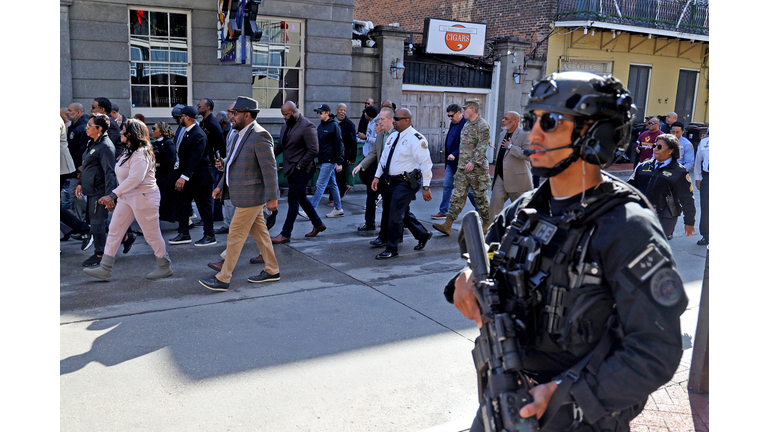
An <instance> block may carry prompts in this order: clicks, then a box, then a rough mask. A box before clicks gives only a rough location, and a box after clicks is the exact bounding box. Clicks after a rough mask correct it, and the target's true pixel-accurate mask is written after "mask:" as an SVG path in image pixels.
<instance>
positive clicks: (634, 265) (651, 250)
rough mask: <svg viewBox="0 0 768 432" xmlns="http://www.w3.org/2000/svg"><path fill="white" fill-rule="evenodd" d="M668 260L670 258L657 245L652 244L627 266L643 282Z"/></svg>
mask: <svg viewBox="0 0 768 432" xmlns="http://www.w3.org/2000/svg"><path fill="white" fill-rule="evenodd" d="M668 261H669V260H667V258H666V257H665V256H664V255H662V254H661V252H659V249H658V248H657V247H656V245H654V244H650V245H648V247H647V248H645V250H643V251H642V252H640V254H639V255H638V256H637V257H635V259H633V260H632V262H630V263H629V265H628V266H627V268H628V269H629V272H630V273H632V275H633V276H635V277H636V278H638V279H640V281H641V282H645V281H646V280H647V279H648V278H649V277H651V275H652V274H653V272H655V271H656V270H657V269H658V268H659V267H661V266H662V265H664V264H666V263H667V262H668Z"/></svg>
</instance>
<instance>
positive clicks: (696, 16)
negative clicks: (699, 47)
mask: <svg viewBox="0 0 768 432" xmlns="http://www.w3.org/2000/svg"><path fill="white" fill-rule="evenodd" d="M555 20H556V21H600V22H607V23H614V24H621V25H628V26H635V27H645V28H654V29H659V30H669V31H676V32H681V33H692V34H698V35H709V4H708V3H707V2H703V1H701V0H679V1H673V0H558V2H557V16H556V18H555Z"/></svg>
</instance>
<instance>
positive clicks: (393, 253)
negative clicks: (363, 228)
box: [376, 251, 397, 260]
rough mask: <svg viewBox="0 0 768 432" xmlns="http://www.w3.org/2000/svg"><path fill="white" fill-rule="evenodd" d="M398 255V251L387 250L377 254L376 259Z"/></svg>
mask: <svg viewBox="0 0 768 432" xmlns="http://www.w3.org/2000/svg"><path fill="white" fill-rule="evenodd" d="M396 256H397V252H386V251H385V252H382V253H380V254H378V255H376V259H377V260H385V259H390V258H394V257H396Z"/></svg>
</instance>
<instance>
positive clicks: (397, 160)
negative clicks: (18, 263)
mask: <svg viewBox="0 0 768 432" xmlns="http://www.w3.org/2000/svg"><path fill="white" fill-rule="evenodd" d="M398 137H399V138H398ZM395 140H397V145H396V146H395V153H394V154H393V155H392V162H391V163H390V167H389V175H398V174H405V173H409V172H411V171H413V170H414V169H416V168H419V169H420V170H421V182H422V185H423V186H429V184H430V182H431V181H432V159H431V157H430V155H429V144H427V139H426V138H424V135H422V134H420V133H419V132H418V131H417V130H416V129H414V128H413V126H408V129H406V130H404V131H402V132H400V133H397V132H393V133H392V134H391V135H390V136H389V138H388V139H387V142H386V144H384V150H383V151H382V152H381V153H382V154H381V159H380V160H379V166H378V167H377V168H376V178H381V176H382V175H384V165H386V164H387V160H388V159H389V153H390V152H391V151H392V144H393V143H394V142H395Z"/></svg>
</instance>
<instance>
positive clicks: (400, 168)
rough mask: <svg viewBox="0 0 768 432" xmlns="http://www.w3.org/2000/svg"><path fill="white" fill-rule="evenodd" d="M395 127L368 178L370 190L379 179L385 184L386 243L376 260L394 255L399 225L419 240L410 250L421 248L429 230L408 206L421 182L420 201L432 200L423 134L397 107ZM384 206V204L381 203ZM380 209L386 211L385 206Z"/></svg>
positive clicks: (429, 164)
mask: <svg viewBox="0 0 768 432" xmlns="http://www.w3.org/2000/svg"><path fill="white" fill-rule="evenodd" d="M395 130H396V131H397V133H393V134H391V135H390V136H389V138H388V139H387V142H386V144H384V151H383V152H382V154H381V159H380V161H379V165H378V167H377V168H376V174H375V175H374V179H373V181H372V182H371V188H372V189H373V190H374V191H377V190H379V183H380V182H382V181H383V182H385V183H386V184H387V187H384V188H382V189H381V191H382V193H383V194H384V195H385V196H384V202H385V203H387V202H388V203H389V206H388V207H389V209H388V210H389V221H388V226H387V244H386V247H385V248H384V252H382V253H380V254H378V255H376V259H377V260H382V259H389V258H394V257H396V256H397V244H398V243H399V242H400V239H401V238H402V237H403V226H405V228H408V230H410V231H411V234H413V236H414V237H416V240H418V241H419V243H418V244H417V245H416V246H414V247H413V249H414V250H422V249H424V246H426V245H427V241H429V239H430V238H432V233H431V232H429V231H427V229H426V228H424V225H422V224H421V222H419V221H418V219H416V216H414V215H413V213H411V212H410V210H409V205H410V203H411V201H413V200H414V199H416V191H417V190H418V189H419V186H421V189H422V196H423V197H424V201H431V200H432V192H431V191H430V190H429V183H430V181H432V159H431V158H430V156H429V145H428V144H427V139H426V138H424V135H422V134H420V133H419V132H418V131H417V130H416V129H414V128H413V126H411V111H409V110H408V109H406V108H401V109H399V110H397V112H396V113H395ZM385 207H386V206H385ZM383 211H387V209H386V208H384V209H383Z"/></svg>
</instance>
